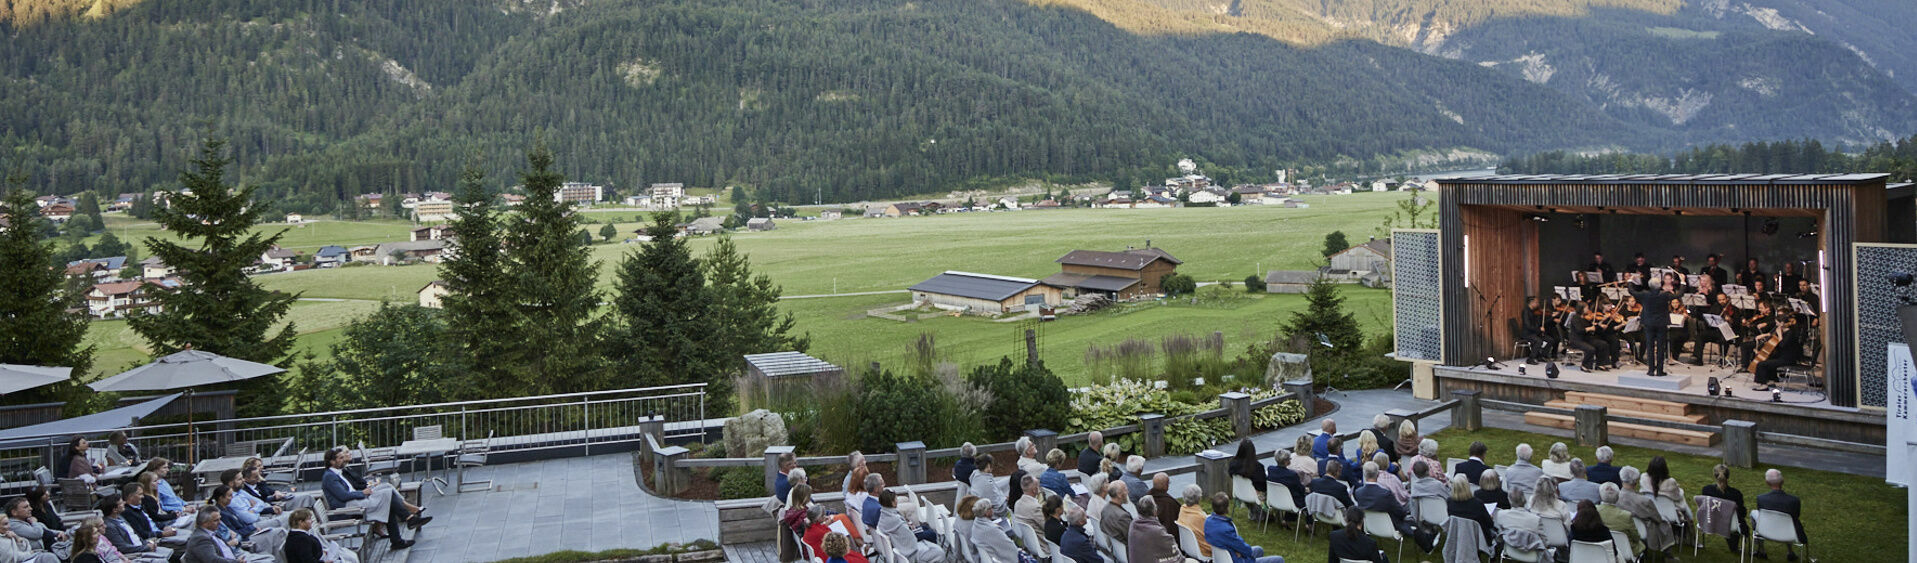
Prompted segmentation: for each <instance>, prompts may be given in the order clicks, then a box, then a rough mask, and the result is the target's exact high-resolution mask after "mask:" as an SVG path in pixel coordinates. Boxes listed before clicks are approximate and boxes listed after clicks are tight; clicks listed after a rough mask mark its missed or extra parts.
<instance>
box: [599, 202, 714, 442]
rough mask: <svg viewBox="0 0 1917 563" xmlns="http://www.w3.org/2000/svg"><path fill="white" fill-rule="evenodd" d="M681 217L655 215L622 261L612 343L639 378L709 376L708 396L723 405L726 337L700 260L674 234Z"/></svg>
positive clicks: (662, 380) (664, 380)
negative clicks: (722, 358)
mask: <svg viewBox="0 0 1917 563" xmlns="http://www.w3.org/2000/svg"><path fill="white" fill-rule="evenodd" d="M678 223H679V214H678V213H676V212H666V213H658V214H655V215H653V216H652V226H651V227H647V228H646V234H647V235H649V236H650V237H651V239H652V240H651V241H649V242H647V243H646V244H645V245H644V246H643V247H641V248H640V249H639V250H637V251H630V252H627V253H626V256H625V259H624V260H623V261H621V262H620V263H619V272H618V276H617V279H616V280H615V281H614V286H615V289H614V291H615V292H616V296H615V297H614V298H613V309H614V311H615V314H616V315H617V318H618V322H619V323H620V328H619V331H618V337H617V338H616V340H615V342H614V343H613V348H614V349H615V350H616V351H617V357H618V358H619V362H620V364H621V368H622V371H623V372H624V373H629V374H636V375H638V376H639V377H640V378H641V379H640V381H639V382H638V383H639V384H642V385H671V384H680V383H698V382H705V383H709V384H710V385H708V386H707V387H706V393H707V396H708V397H709V399H708V400H711V401H714V402H715V403H717V404H719V405H725V404H727V403H726V401H728V400H729V399H730V397H731V392H730V389H731V381H730V380H727V379H725V378H723V377H720V376H719V368H720V354H725V353H729V352H728V351H727V350H728V349H727V348H726V346H725V343H726V340H724V339H723V338H722V337H720V335H719V334H717V333H715V332H714V331H715V330H717V328H718V327H717V326H716V323H715V318H714V315H713V314H712V312H713V309H714V305H715V304H714V300H713V299H712V293H711V291H710V290H709V289H708V288H707V287H706V278H705V275H704V273H703V271H702V270H703V268H702V267H701V265H700V263H699V260H698V259H696V258H694V257H693V256H692V250H691V248H689V247H688V246H687V244H686V241H685V239H682V238H679V237H678V236H676V235H677V234H678V227H677V226H676V225H677V224H678ZM720 410H721V412H723V411H724V409H723V408H721V409H720Z"/></svg>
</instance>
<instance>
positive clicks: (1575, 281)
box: [1571, 270, 1584, 285]
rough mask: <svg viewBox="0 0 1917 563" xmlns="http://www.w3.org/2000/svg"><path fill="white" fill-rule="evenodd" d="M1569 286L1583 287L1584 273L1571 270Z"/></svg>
mask: <svg viewBox="0 0 1917 563" xmlns="http://www.w3.org/2000/svg"><path fill="white" fill-rule="evenodd" d="M1571 285H1584V272H1580V271H1577V270H1571Z"/></svg>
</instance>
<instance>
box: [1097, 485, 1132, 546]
mask: <svg viewBox="0 0 1917 563" xmlns="http://www.w3.org/2000/svg"><path fill="white" fill-rule="evenodd" d="M1130 488H1131V487H1129V486H1127V485H1126V484H1125V483H1123V482H1119V483H1112V484H1110V485H1107V486H1106V487H1105V503H1106V504H1105V507H1104V508H1102V509H1100V510H1099V513H1098V531H1099V532H1101V533H1104V534H1105V537H1109V538H1112V539H1115V540H1118V543H1125V534H1128V533H1131V529H1132V513H1131V511H1129V510H1125V506H1126V504H1127V503H1129V502H1131V493H1130V492H1129V489H1130Z"/></svg>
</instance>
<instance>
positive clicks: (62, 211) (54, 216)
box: [40, 203, 73, 223]
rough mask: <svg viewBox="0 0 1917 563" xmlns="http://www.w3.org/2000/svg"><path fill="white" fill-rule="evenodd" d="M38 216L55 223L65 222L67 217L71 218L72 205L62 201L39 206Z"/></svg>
mask: <svg viewBox="0 0 1917 563" xmlns="http://www.w3.org/2000/svg"><path fill="white" fill-rule="evenodd" d="M40 216H41V217H46V218H47V220H48V221H52V222H55V223H65V222H67V219H71V218H73V206H71V205H67V204H64V203H55V204H52V205H48V206H46V207H42V208H40Z"/></svg>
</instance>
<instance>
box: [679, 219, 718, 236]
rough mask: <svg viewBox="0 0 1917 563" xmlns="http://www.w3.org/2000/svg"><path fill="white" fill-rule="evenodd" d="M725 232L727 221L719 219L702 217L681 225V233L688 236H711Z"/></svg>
mask: <svg viewBox="0 0 1917 563" xmlns="http://www.w3.org/2000/svg"><path fill="white" fill-rule="evenodd" d="M724 230H725V219H721V218H718V217H700V218H698V219H693V220H691V221H688V222H685V223H680V224H679V232H681V233H685V234H687V235H695V236H696V235H710V234H714V233H718V232H720V231H724Z"/></svg>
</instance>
